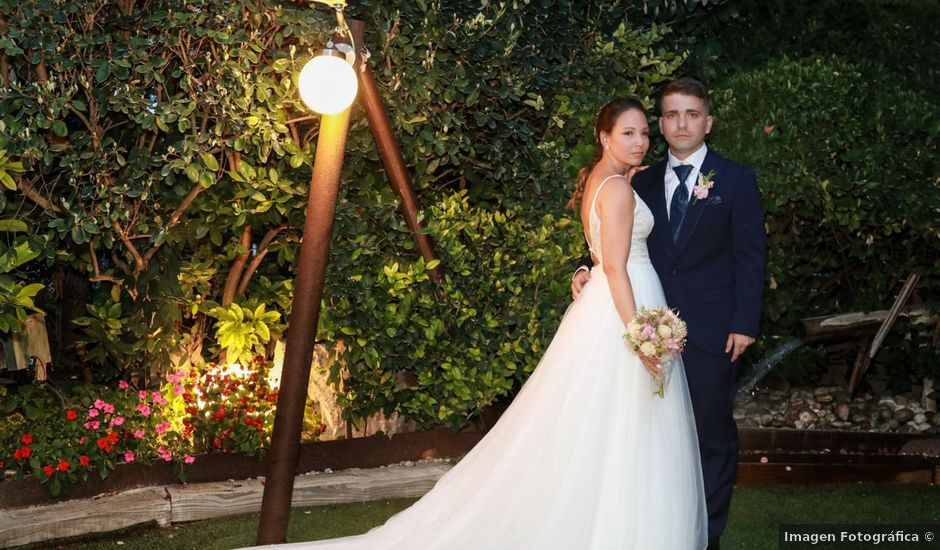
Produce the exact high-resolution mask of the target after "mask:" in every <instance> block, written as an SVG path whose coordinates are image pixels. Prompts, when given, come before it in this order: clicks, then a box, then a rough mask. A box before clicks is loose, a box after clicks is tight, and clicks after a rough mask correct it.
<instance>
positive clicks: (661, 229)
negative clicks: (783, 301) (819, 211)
mask: <svg viewBox="0 0 940 550" xmlns="http://www.w3.org/2000/svg"><path fill="white" fill-rule="evenodd" d="M711 171H714V173H715V174H714V178H713V179H712V181H713V182H714V186H713V187H712V188H711V189H710V190H709V194H708V197H706V198H705V199H701V200H699V199H696V198H695V196H694V195H692V196H691V197H690V200H689V206H688V209H687V211H686V214H685V219H684V220H683V223H682V227H681V228H680V232H679V239H678V241H676V242H675V243H673V240H672V235H671V230H670V225H669V218H668V217H667V205H666V196H665V195H666V193H665V172H666V162H660V163H658V164H655V165H653V166H651V167H650V168H648V169H647V170H645V171H643V172H640V173H638V174H636V175H635V176H634V177H633V188H634V189H635V190H636V192H637V194H638V195H639V196H640V198H641V199H643V202H645V203H646V204H647V206H649V208H650V210H652V211H653V216H654V217H655V219H656V225H655V227H654V228H653V231H652V233H650V236H649V238H648V240H647V245H648V246H649V252H650V259H651V260H652V262H653V267H654V268H655V269H656V272H657V273H658V274H659V279H660V281H662V284H663V290H664V291H665V293H666V302H667V303H668V304H669V306H670V307H673V308H675V309H677V310H679V315H680V316H681V317H682V319H684V320H685V322H686V323H687V324H688V328H689V342H690V343H692V344H694V345H696V346H698V347H699V348H702V349H703V350H705V351H708V352H711V353H718V354H723V353H724V352H725V345H726V343H727V340H728V334H729V333H732V332H736V333H739V334H745V335H748V336H754V337H756V336H757V333H758V329H759V327H760V317H761V298H762V296H763V289H764V269H765V263H766V257H767V236H766V233H765V230H764V211H763V208H762V207H761V200H760V191H759V189H758V187H757V178H756V177H755V175H754V172H753V171H751V170H750V169H749V168H747V167H745V166H741V165H740V164H737V163H735V162H732V161H730V160H727V159H725V158H723V157H721V156H719V155H717V154H715V153H713V152H712V151H711V150H709V151H708V153H707V155H706V156H705V160H704V161H703V163H702V168H701V173H702V174H708V173H709V172H711Z"/></svg>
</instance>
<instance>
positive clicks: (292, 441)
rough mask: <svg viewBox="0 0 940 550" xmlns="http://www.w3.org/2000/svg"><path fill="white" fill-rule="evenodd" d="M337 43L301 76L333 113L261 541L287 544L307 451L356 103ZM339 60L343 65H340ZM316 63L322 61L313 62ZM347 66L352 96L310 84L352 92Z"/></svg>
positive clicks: (319, 159) (315, 100) (308, 96)
mask: <svg viewBox="0 0 940 550" xmlns="http://www.w3.org/2000/svg"><path fill="white" fill-rule="evenodd" d="M317 1H322V0H317ZM324 3H327V2H324ZM329 5H331V6H333V7H335V8H336V13H337V20H338V22H339V23H340V28H344V29H345V31H346V34H347V35H348V34H349V29H348V27H346V24H345V21H344V19H343V12H342V8H343V7H344V6H345V1H339V2H337V1H331V2H329ZM353 28H354V31H355V34H356V35H355V36H354V37H351V38H353V40H352V42H353V44H356V43H361V39H362V24H361V22H353ZM340 32H342V31H340ZM331 46H332V42H331V43H329V44H327V50H325V51H324V52H321V54H320V55H318V56H317V57H315V58H314V59H313V60H311V62H310V63H308V66H307V67H305V68H304V71H302V73H301V78H300V80H301V85H302V86H303V87H302V88H301V97H302V99H303V100H304V102H305V103H306V104H307V105H308V106H309V107H311V108H319V109H322V110H324V111H332V112H328V113H325V114H323V117H322V118H321V120H320V135H319V137H318V138H317V152H316V156H315V158H314V162H313V173H312V174H311V176H310V191H309V194H308V196H307V214H306V218H305V220H304V230H303V240H302V241H301V243H300V256H299V258H298V261H297V273H296V275H295V277H294V297H293V300H292V301H291V314H290V319H289V320H288V328H287V347H286V349H285V350H284V367H283V370H282V373H281V386H280V392H279V393H278V399H277V410H276V412H275V416H274V431H273V433H272V434H271V448H270V450H269V452H268V458H267V472H266V474H267V475H266V477H265V486H264V495H263V497H262V500H261V520H260V522H259V524H258V535H257V544H276V543H282V542H286V536H287V524H288V522H289V520H290V503H291V496H292V494H293V491H294V474H295V470H296V468H297V459H298V453H299V451H300V432H301V428H302V427H303V416H304V407H305V405H306V396H307V384H308V383H309V380H310V360H311V359H310V358H311V356H312V354H313V346H314V343H315V339H316V332H317V325H318V323H319V320H320V301H321V298H322V297H323V281H324V279H325V277H326V265H327V260H328V257H329V251H330V237H331V235H332V231H333V214H334V212H335V209H336V196H337V194H338V193H339V179H340V173H341V171H342V166H343V152H344V150H345V148H346V135H347V133H348V131H349V105H350V104H351V103H352V100H353V99H355V84H356V76H355V72H353V70H352V67H351V66H350V64H347V61H346V60H341V59H340V58H339V57H338V56H337V55H336V53H334V52H336V51H338V49H337V48H332V47H331ZM354 47H355V46H353V48H354ZM326 52H331V53H326ZM346 57H347V59H348V60H354V59H355V50H354V49H351V50H350V51H349V52H347V53H346ZM337 61H338V62H339V63H341V64H340V65H337V64H336V62H337ZM317 64H319V67H316V66H313V67H311V65H317ZM342 65H346V69H347V70H348V71H349V73H350V74H351V75H352V84H353V86H352V90H353V92H352V94H349V95H348V97H347V98H346V99H343V100H337V99H336V98H335V97H334V98H326V99H324V98H322V97H317V95H316V94H313V93H311V91H316V90H311V89H309V88H308V87H307V86H310V85H313V86H314V87H316V88H321V90H320V91H335V90H327V88H329V87H330V86H332V85H334V84H336V83H337V82H340V83H342V82H346V83H347V85H346V86H345V88H346V89H345V91H346V92H347V93H348V92H349V86H348V82H349V79H348V78H347V77H348V75H346V76H345V77H344V73H343V66H342ZM318 68H319V69H323V68H328V69H332V70H333V71H334V72H333V73H332V74H330V75H329V76H324V75H322V74H320V73H317V71H316V69H318ZM337 75H339V76H337Z"/></svg>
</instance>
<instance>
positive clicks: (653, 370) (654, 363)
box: [637, 354, 663, 377]
mask: <svg viewBox="0 0 940 550" xmlns="http://www.w3.org/2000/svg"><path fill="white" fill-rule="evenodd" d="M637 357H639V358H640V362H642V363H643V368H644V369H646V372H648V373H650V375H651V376H654V377H656V376H659V375H660V373H662V371H663V369H662V366H660V364H659V359H658V358H656V357H648V356H646V355H643V354H637Z"/></svg>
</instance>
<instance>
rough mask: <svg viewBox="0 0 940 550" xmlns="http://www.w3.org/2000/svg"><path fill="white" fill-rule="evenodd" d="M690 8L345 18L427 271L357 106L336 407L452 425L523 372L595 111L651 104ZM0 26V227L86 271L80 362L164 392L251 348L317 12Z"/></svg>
mask: <svg viewBox="0 0 940 550" xmlns="http://www.w3.org/2000/svg"><path fill="white" fill-rule="evenodd" d="M707 3H708V2H694V1H683V2H671V1H668V2H667V1H660V0H624V1H618V2H575V1H573V0H557V1H553V2H549V3H547V4H546V3H544V2H543V3H541V4H539V5H536V4H535V3H533V2H530V1H523V2H513V3H509V4H506V3H489V2H486V3H481V4H468V3H466V2H456V1H451V2H441V1H432V2H375V1H364V2H361V3H356V4H355V5H351V6H350V8H349V11H350V13H349V15H350V16H351V17H357V18H360V19H362V20H363V21H364V22H365V27H366V37H365V46H366V48H367V49H368V51H369V53H370V60H369V64H370V66H371V68H372V70H373V73H374V75H375V79H376V81H377V82H378V83H379V86H380V88H381V92H382V96H383V101H384V102H385V106H386V108H387V111H388V114H389V117H390V122H391V124H392V127H393V130H394V132H395V134H396V136H397V137H398V139H399V142H400V146H401V149H402V154H403V157H404V158H405V159H406V162H408V163H409V170H410V172H411V173H412V174H413V175H414V182H415V187H416V188H417V189H418V192H419V202H420V203H421V205H423V206H424V207H425V209H426V210H425V211H424V213H423V214H422V216H423V217H424V218H425V219H424V221H425V223H426V225H427V226H428V229H427V230H428V232H429V234H430V235H431V236H432V238H433V239H434V241H435V246H436V247H437V249H438V252H439V254H440V256H441V261H442V263H441V267H442V268H443V269H444V272H445V273H446V279H445V281H444V282H443V284H442V285H440V286H438V285H436V284H434V283H432V282H431V281H429V280H428V278H427V276H428V267H429V266H427V265H425V263H424V261H423V260H422V259H420V255H419V254H418V252H417V250H416V247H415V245H414V242H413V239H412V237H411V235H410V234H409V231H408V230H407V228H406V227H405V226H404V224H403V223H402V221H401V216H400V214H399V213H398V212H397V210H398V206H399V204H398V201H397V199H396V198H395V196H394V194H393V192H392V191H391V190H390V189H389V185H388V182H387V181H386V179H385V176H384V172H383V170H382V167H381V164H380V161H379V158H378V154H377V151H376V148H375V144H374V143H373V139H372V137H371V134H370V132H369V130H368V128H367V127H366V124H365V117H363V116H362V113H361V111H360V110H359V109H358V108H356V109H354V111H353V124H352V128H351V130H350V134H349V138H348V142H347V151H346V158H345V163H344V172H343V179H344V181H345V182H346V184H347V185H345V186H344V187H343V189H342V193H341V196H340V204H339V205H338V206H337V219H336V224H335V235H336V237H335V240H334V243H333V246H332V249H331V268H330V271H329V273H328V275H327V281H326V292H325V294H324V296H325V299H324V303H323V308H322V310H321V311H322V315H323V319H322V322H321V326H320V333H319V335H318V337H319V338H320V339H323V340H327V341H339V340H342V342H343V343H344V344H345V345H347V346H348V348H349V352H348V354H347V356H345V357H343V358H342V359H341V361H340V363H339V365H340V366H339V367H338V369H339V368H342V369H345V370H346V372H343V373H340V372H339V371H337V372H336V378H337V382H338V381H339V379H340V378H343V379H344V382H343V391H344V394H343V395H344V399H346V403H347V404H348V406H349V411H350V412H349V414H350V415H351V416H352V417H355V418H358V417H360V416H365V415H368V414H370V413H371V412H374V411H376V410H379V409H384V410H386V411H389V410H398V411H401V412H404V413H407V414H411V415H413V416H415V417H416V418H417V419H418V420H419V421H420V422H422V423H425V424H430V423H436V422H442V421H443V422H446V423H448V424H450V425H453V426H459V425H462V424H463V423H465V422H466V420H467V417H468V416H470V415H472V414H473V413H474V412H475V411H476V410H477V409H478V408H479V407H480V406H482V405H485V404H486V403H489V402H491V401H492V400H493V399H494V398H495V397H497V396H500V395H505V394H506V393H507V392H510V391H511V390H512V388H513V387H514V386H515V385H517V384H518V383H519V381H520V380H522V379H523V378H524V377H525V375H526V373H527V372H529V371H530V370H531V368H532V367H533V361H534V360H536V359H537V357H538V355H539V354H540V350H542V349H544V347H545V344H546V339H547V337H548V336H549V335H550V334H551V333H552V331H553V329H554V327H555V325H556V324H557V321H558V318H559V316H560V313H561V310H562V309H563V307H564V304H566V303H567V302H568V297H567V290H566V287H567V279H568V275H569V271H570V269H571V265H572V264H571V258H573V257H575V256H577V255H579V254H580V252H581V245H580V233H579V231H578V229H577V224H572V223H571V222H570V220H569V219H568V214H566V213H564V212H563V211H562V209H561V206H562V205H563V204H564V202H565V200H566V199H567V196H568V194H569V193H570V190H571V182H572V180H573V177H574V174H575V172H576V171H577V169H578V168H580V167H581V166H582V165H583V163H584V161H585V160H586V158H585V157H587V156H589V154H590V152H589V149H590V145H591V142H592V140H593V136H592V132H591V128H590V126H591V123H592V122H593V117H594V115H595V113H596V112H597V109H598V108H599V107H600V106H601V105H602V104H603V103H604V102H605V101H606V100H608V99H609V98H611V97H613V96H619V95H637V96H639V97H641V98H644V99H645V101H646V102H647V104H651V100H650V99H649V98H650V97H651V95H652V93H653V91H654V90H655V88H656V87H657V86H658V85H659V84H660V83H662V82H663V81H665V80H667V79H668V78H670V77H671V76H672V75H673V73H674V72H675V71H676V69H677V67H678V66H679V65H680V64H681V62H682V57H681V56H678V55H676V54H675V53H673V52H671V51H670V47H669V44H670V40H671V37H670V36H669V32H668V29H667V28H666V27H664V26H662V25H661V23H660V22H661V21H663V20H665V19H667V18H669V17H672V16H673V15H674V14H676V13H678V12H680V11H681V12H683V13H685V12H687V11H691V10H694V9H695V8H696V7H697V6H701V5H703V4H707ZM128 9H130V10H132V11H130V12H125V11H123V10H128ZM0 14H2V15H3V19H4V21H5V24H6V25H7V26H8V30H7V32H6V33H5V35H4V37H3V39H2V40H0V55H4V56H5V60H6V62H7V63H6V65H5V66H8V67H9V72H8V73H5V74H3V75H0V78H3V79H4V80H5V86H3V87H2V90H0V94H2V97H0V100H2V101H0V122H2V124H3V126H2V128H0V132H2V133H3V135H4V136H6V137H7V139H8V142H7V143H6V144H5V146H4V150H5V151H6V155H5V156H4V157H3V164H2V165H0V166H3V167H4V170H5V172H3V173H4V174H8V175H9V177H10V178H11V179H12V180H13V183H14V185H13V186H12V187H13V188H10V187H11V186H10V185H9V182H8V181H7V180H6V179H4V182H5V183H7V187H8V188H10V189H9V190H8V191H7V192H6V196H5V199H6V200H5V201H4V203H3V204H2V205H0V206H2V207H3V208H0V210H3V211H4V212H2V213H0V218H2V217H13V216H12V215H11V214H12V213H13V212H25V217H24V218H23V220H24V221H25V222H26V223H27V224H28V225H29V226H30V227H31V228H35V231H36V233H37V234H39V235H41V236H42V238H44V239H45V240H46V241H47V242H48V243H49V245H48V246H46V247H44V248H42V250H41V256H40V258H39V261H41V262H42V264H43V266H44V269H46V270H48V271H50V272H52V271H55V270H59V269H65V270H69V271H70V272H73V273H80V274H83V275H84V276H85V277H87V279H88V281H89V286H88V292H89V294H90V297H89V299H88V300H87V302H88V304H87V311H88V313H87V314H86V315H84V316H82V317H80V318H79V319H76V320H75V321H76V323H75V324H76V325H77V327H75V328H76V329H77V331H80V332H79V333H78V334H77V335H76V339H78V340H79V341H81V342H82V343H83V344H84V346H85V349H87V352H88V353H87V355H86V357H85V359H84V360H85V361H87V362H92V363H94V364H96V365H97V366H98V368H97V369H96V370H95V372H96V373H99V376H100V377H102V378H105V379H108V378H111V379H113V377H114V372H115V371H117V370H126V369H131V370H137V369H138V368H140V370H142V371H144V372H149V373H150V374H151V376H153V379H154V380H158V379H159V378H158V376H157V375H158V374H159V373H160V372H172V371H174V370H175V369H176V368H177V367H176V365H178V364H182V363H185V362H187V361H190V360H194V361H196V362H198V361H199V360H200V358H202V359H205V358H211V357H206V356H207V355H210V354H218V353H222V352H225V353H226V354H227V355H229V356H235V357H238V358H239V359H240V360H244V359H245V358H247V357H249V356H251V355H254V354H255V353H263V351H264V343H265V342H267V340H268V335H267V332H270V331H271V330H272V329H273V330H275V331H277V330H279V327H278V328H277V329H276V328H275V327H274V326H272V323H276V322H277V319H275V318H274V317H273V315H280V317H281V318H286V316H287V315H288V314H289V311H288V308H289V304H290V297H291V292H292V285H291V281H292V278H293V273H292V266H293V264H294V262H295V260H296V254H297V245H298V242H299V237H300V228H301V227H302V226H303V223H304V212H305V210H306V195H307V185H308V181H309V178H310V171H311V167H312V164H313V159H314V155H315V153H316V150H315V149H316V148H315V138H316V136H317V133H318V129H319V128H318V117H315V116H311V115H310V114H309V113H307V112H306V110H305V109H304V108H303V106H302V105H301V104H300V102H299V99H298V97H297V90H296V82H295V75H296V74H297V72H299V69H300V67H301V66H302V64H303V63H304V62H305V61H306V60H307V59H308V58H309V56H310V55H311V54H312V52H313V51H314V50H315V49H318V48H319V46H320V45H322V44H323V43H324V42H325V41H326V39H327V38H328V36H329V33H330V32H331V31H332V28H333V27H334V24H335V21H334V19H333V15H332V13H331V12H330V11H329V10H316V9H311V8H310V7H309V6H308V5H306V4H304V5H294V4H290V3H288V4H284V3H281V2H273V1H270V0H239V1H236V2H231V1H222V0H159V1H156V2H150V3H148V4H145V5H131V4H122V3H114V2H106V1H104V0H96V1H89V2H85V1H83V2H78V1H67V2H64V3H59V4H56V5H54V6H53V5H51V4H44V3H13V2H9V1H6V2H0ZM209 14H211V16H210V15H209ZM638 22H642V24H640V23H638ZM17 163H21V165H22V171H19V166H20V164H17ZM14 188H15V189H14ZM27 189H31V190H33V191H35V192H34V193H27V192H26V191H25V190H27ZM28 201H32V202H33V203H35V205H36V206H37V207H35V208H34V207H33V205H31V204H29V203H28ZM24 203H26V204H24ZM27 205H28V208H24V206H27ZM246 237H247V242H250V244H251V245H250V246H247V247H246V246H245V242H246ZM576 243H577V244H576ZM37 263H38V262H37ZM223 303H225V304H233V305H232V306H229V307H227V308H225V309H224V310H222V309H213V308H215V307H216V304H223ZM234 304H238V305H237V306H236V305H234ZM259 304H265V308H266V309H264V310H263V314H259V315H254V313H255V309H256V308H257V307H258V305H259ZM236 307H237V308H238V310H236V309H235V308H236ZM238 311H241V314H239V313H238ZM247 313H251V314H252V315H247ZM265 316H269V317H265ZM230 358H231V357H230ZM67 360H68V358H65V359H64V360H63V361H59V363H58V364H60V365H64V364H66V363H67Z"/></svg>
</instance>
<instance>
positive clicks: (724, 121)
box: [711, 57, 940, 332]
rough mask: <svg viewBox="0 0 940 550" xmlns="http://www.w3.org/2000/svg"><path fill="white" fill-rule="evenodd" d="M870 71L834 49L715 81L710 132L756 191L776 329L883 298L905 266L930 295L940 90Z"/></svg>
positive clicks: (937, 208)
mask: <svg viewBox="0 0 940 550" xmlns="http://www.w3.org/2000/svg"><path fill="white" fill-rule="evenodd" d="M868 70H869V71H871V68H869V69H868ZM866 80H867V78H866V77H865V76H864V75H863V74H862V73H861V72H860V71H859V70H858V69H857V66H856V64H855V63H853V62H852V61H848V60H844V59H842V58H839V57H809V58H802V59H796V60H790V59H782V60H779V61H776V62H773V63H770V64H768V65H767V66H766V67H765V68H762V69H756V70H753V71H749V72H746V73H741V74H738V75H735V76H734V77H732V78H730V79H728V81H727V83H726V84H725V86H724V87H723V88H722V89H719V90H716V92H715V96H716V101H715V103H717V104H718V107H717V113H716V119H717V122H716V128H715V131H714V134H713V139H712V141H711V142H712V143H713V144H714V145H715V147H716V148H717V149H719V150H721V151H723V152H725V153H727V154H728V155H729V156H730V157H732V158H735V159H737V160H739V161H741V162H743V163H745V164H748V165H750V166H753V167H754V168H755V169H756V171H757V174H758V180H759V182H760V185H761V188H762V192H763V199H764V207H765V209H766V213H767V228H768V232H769V253H770V257H769V265H768V279H769V281H770V287H769V289H768V290H767V295H766V300H765V321H766V322H767V324H768V325H770V327H771V329H772V331H778V330H783V331H785V332H787V331H790V330H791V327H794V326H795V322H796V321H797V320H798V319H800V318H803V317H808V316H812V315H822V314H830V313H836V312H846V311H870V310H874V309H884V308H886V307H888V305H890V303H891V301H892V300H893V298H894V296H895V294H896V292H897V290H898V288H899V285H898V283H899V281H902V280H903V279H904V278H906V276H907V275H908V274H910V273H919V274H921V276H922V279H921V283H920V284H919V286H918V289H919V292H920V293H921V296H923V297H924V298H926V300H927V301H928V302H929V306H930V307H931V308H932V309H936V307H937V304H936V297H937V291H938V288H940V287H938V282H940V281H938V279H937V278H936V277H935V275H936V274H937V273H940V255H938V254H937V252H938V247H937V243H938V240H940V231H938V230H937V226H936V223H935V222H936V219H937V215H938V214H940V193H937V190H938V189H937V185H938V182H937V174H938V173H940V154H938V153H937V148H936V146H935V144H936V142H937V140H938V138H940V124H938V123H937V122H936V121H937V120H938V119H940V102H938V101H937V98H936V94H934V93H932V92H931V93H927V92H921V91H919V90H917V89H913V88H910V87H904V86H902V85H899V84H896V83H894V82H892V81H891V79H890V76H889V75H888V74H883V75H881V77H880V78H878V79H877V81H878V82H879V84H878V85H877V86H874V85H867V84H865V82H866ZM925 121H928V122H926V123H925Z"/></svg>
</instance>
